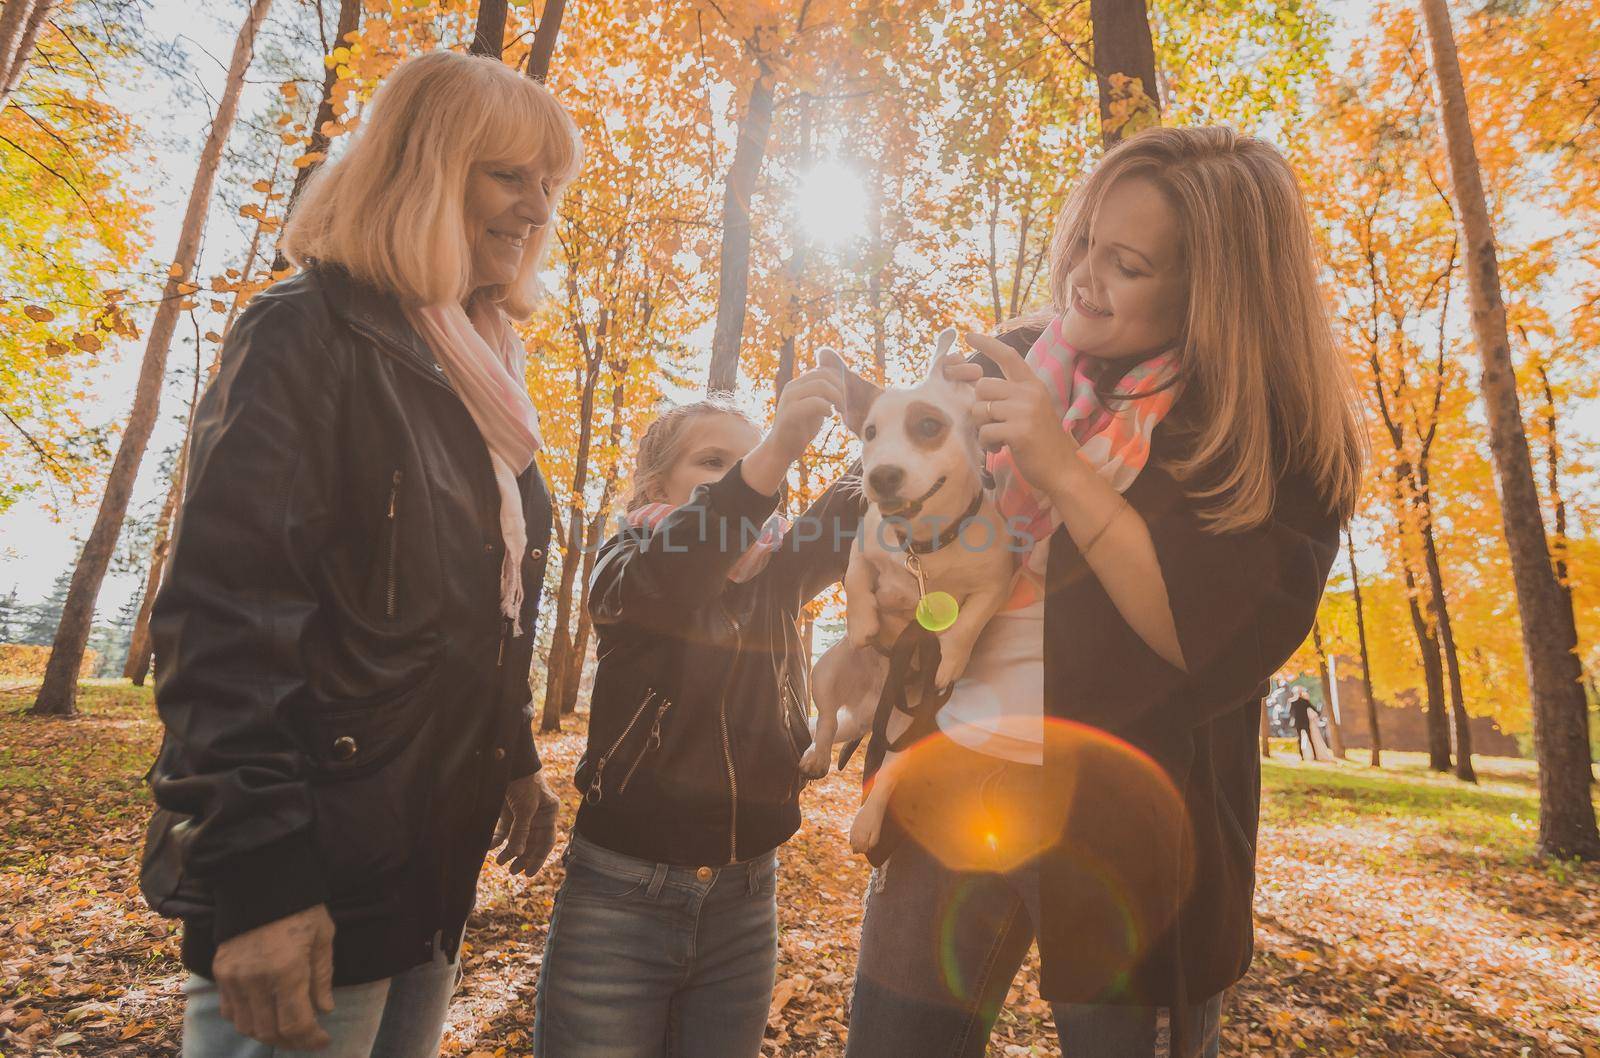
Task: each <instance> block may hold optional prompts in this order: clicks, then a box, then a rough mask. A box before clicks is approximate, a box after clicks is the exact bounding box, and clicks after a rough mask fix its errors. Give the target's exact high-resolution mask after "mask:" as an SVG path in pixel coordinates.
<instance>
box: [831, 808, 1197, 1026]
mask: <svg viewBox="0 0 1600 1058" xmlns="http://www.w3.org/2000/svg"><path fill="white" fill-rule="evenodd" d="M1038 920H1039V875H1038V871H1037V870H1030V869H1027V868H1024V869H1021V870H1018V871H1016V872H1013V873H1010V874H985V873H964V872H957V871H952V870H950V869H949V868H947V867H945V866H944V865H943V864H941V863H940V862H939V861H938V860H936V859H934V858H933V857H932V856H931V855H929V854H928V852H927V851H926V850H924V849H923V848H922V846H920V845H918V844H917V843H916V842H915V841H914V840H912V839H910V838H907V839H905V840H904V841H903V842H901V844H900V846H899V847H898V848H897V849H895V851H894V854H893V855H892V856H890V857H889V860H888V862H887V863H885V864H884V865H883V867H882V868H879V870H877V871H874V872H873V875H872V882H871V883H870V884H869V885H868V887H867V910H866V917H865V919H864V920H863V921H862V923H861V956H860V959H859V961H858V963H857V965H856V983H855V994H854V997H853V998H852V1000H851V1003H850V1037H849V1041H848V1043H847V1046H846V1050H845V1055H846V1058H898V1056H905V1058H982V1055H983V1052H984V1048H985V1046H986V1045H987V1044H988V1041H989V1032H990V1030H991V1029H992V1028H993V1027H994V1022H995V1018H996V1017H998V1016H999V1013H1000V1007H1001V1005H1002V1004H1003V1003H1004V1002H1005V998H1006V993H1007V991H1009V990H1010V988H1011V980H1012V978H1014V977H1015V976H1016V974H1017V970H1018V969H1019V968H1020V967H1021V966H1022V960H1023V959H1024V958H1025V957H1026V956H1027V954H1028V947H1029V945H1031V944H1032V943H1033V939H1034V934H1035V931H1036V926H1035V924H1036V923H1037V922H1038ZM1050 1009H1051V1013H1052V1014H1053V1015H1054V1016H1055V1022H1056V1032H1057V1033H1058V1034H1059V1036H1060V1037H1061V1053H1062V1055H1063V1058H1169V1056H1170V1058H1200V1056H1203V1058H1217V1047H1218V1043H1219V1037H1220V1032H1221V1013H1222V997H1221V996H1220V995H1217V996H1212V997H1211V998H1210V999H1209V1000H1207V1001H1205V1002H1202V1003H1198V1004H1195V1005H1193V1006H1190V1007H1186V1008H1184V1009H1182V1010H1181V1011H1173V1010H1171V1009H1170V1008H1167V1007H1133V1006H1107V1005H1100V1004H1076V1003H1055V1004H1052V1005H1051V1008H1050ZM1174 1016H1180V1017H1182V1018H1184V1026H1183V1028H1184V1033H1183V1036H1184V1038H1185V1039H1186V1040H1187V1041H1188V1051H1189V1053H1188V1054H1187V1055H1184V1056H1178V1055H1176V1054H1175V1053H1174V1052H1173V1049H1172V1042H1171V1039H1172V1028H1173V1025H1172V1019H1173V1017H1174Z"/></svg>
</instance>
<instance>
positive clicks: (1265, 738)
mask: <svg viewBox="0 0 1600 1058" xmlns="http://www.w3.org/2000/svg"><path fill="white" fill-rule="evenodd" d="M1261 756H1262V759H1266V758H1268V757H1271V756H1272V719H1271V718H1270V717H1269V716H1268V715H1267V700H1266V699H1265V698H1263V699H1261Z"/></svg>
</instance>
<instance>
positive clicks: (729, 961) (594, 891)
mask: <svg viewBox="0 0 1600 1058" xmlns="http://www.w3.org/2000/svg"><path fill="white" fill-rule="evenodd" d="M563 858H564V860H565V862H566V866H567V876H566V879H565V880H564V881H563V882H562V883H561V890H560V892H559V893H557V894H556V904H555V911H554V913H553V914H552V915H551V918H550V938H549V940H548V941H547V942H546V943H545V950H544V965H543V968H542V969H541V970H540V974H539V994H538V999H537V1000H536V1003H535V1008H534V1010H535V1016H534V1023H533V1053H534V1055H535V1058H665V1056H666V1055H668V1054H672V1055H683V1056H685V1058H755V1056H756V1055H757V1054H759V1053H760V1051H761V1037H762V1035H763V1033H765V1031H766V1026H767V1007H768V1005H769V1004H770V1003H771V1002H772V986H773V982H774V979H775V977H776V975H777V965H778V904H777V898H776V895H775V881H776V868H777V859H776V857H775V855H774V854H773V853H770V852H769V853H767V854H766V855H764V856H758V857H757V858H755V859H753V860H749V861H747V862H744V863H737V864H732V865H729V866H722V867H712V866H705V867H699V868H695V867H674V866H669V865H667V864H664V863H651V862H649V861H647V860H640V859H635V858H634V857H632V856H624V855H622V854H621V853H617V852H611V851H609V850H607V849H603V848H601V847H599V846H598V845H595V844H592V843H590V842H588V841H585V840H584V839H583V838H581V837H578V836H577V835H573V838H572V841H571V843H570V844H569V845H568V846H567V851H566V853H565V855H564V857H563Z"/></svg>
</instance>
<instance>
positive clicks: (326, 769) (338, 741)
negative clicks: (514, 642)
mask: <svg viewBox="0 0 1600 1058" xmlns="http://www.w3.org/2000/svg"><path fill="white" fill-rule="evenodd" d="M444 668H445V666H443V665H441V664H439V663H438V662H437V661H432V662H430V663H429V666H428V668H427V669H426V670H425V671H424V672H423V673H421V674H420V678H416V679H413V680H411V681H409V682H408V683H407V684H406V685H404V686H403V687H402V688H400V689H398V690H396V691H391V692H387V693H385V694H383V695H380V696H377V697H375V698H372V699H367V700H361V701H358V702H349V701H346V702H340V703H337V704H333V705H330V706H329V707H326V708H320V709H313V710H311V711H310V712H309V714H308V715H307V719H306V727H305V731H306V747H307V749H308V751H309V756H310V757H311V761H312V765H313V771H314V773H315V774H314V781H338V780H340V779H344V778H354V777H356V776H360V775H365V774H367V773H368V772H371V771H374V770H376V769H378V768H381V767H383V766H384V765H385V764H387V763H389V762H390V761H391V760H393V759H394V758H395V756H397V755H398V754H400V753H401V752H402V751H404V750H405V749H406V748H407V747H409V746H410V744H411V743H412V742H413V741H414V740H415V739H416V737H417V735H418V732H419V731H420V729H421V728H422V725H423V724H425V723H426V722H427V720H428V717H429V714H430V705H431V704H432V703H434V702H435V700H436V695H435V693H434V692H435V690H436V689H437V688H438V685H439V683H440V676H441V673H442V672H443V670H444Z"/></svg>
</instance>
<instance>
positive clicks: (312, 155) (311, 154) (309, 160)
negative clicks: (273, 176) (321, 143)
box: [294, 151, 328, 169]
mask: <svg viewBox="0 0 1600 1058" xmlns="http://www.w3.org/2000/svg"><path fill="white" fill-rule="evenodd" d="M327 156H328V154H327V152H326V151H308V152H307V153H305V154H302V155H301V156H300V157H298V158H296V159H295V160H294V167H295V168H296V169H304V168H305V167H306V166H308V165H315V164H317V163H318V162H320V161H322V160H323V159H324V158H326V157H327Z"/></svg>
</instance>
